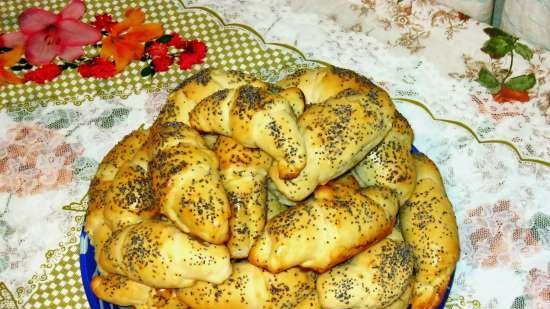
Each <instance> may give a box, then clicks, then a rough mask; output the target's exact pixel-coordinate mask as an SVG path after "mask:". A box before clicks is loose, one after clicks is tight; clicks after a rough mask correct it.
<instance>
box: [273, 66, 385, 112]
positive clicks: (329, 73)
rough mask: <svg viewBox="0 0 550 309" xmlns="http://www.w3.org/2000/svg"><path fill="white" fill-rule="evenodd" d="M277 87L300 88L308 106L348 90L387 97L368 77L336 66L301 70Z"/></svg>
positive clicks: (283, 80) (280, 82)
mask: <svg viewBox="0 0 550 309" xmlns="http://www.w3.org/2000/svg"><path fill="white" fill-rule="evenodd" d="M277 85H278V86H280V87H282V88H289V87H297V88H299V89H300V90H302V92H303V94H304V96H305V99H306V104H308V105H309V104H317V103H321V102H324V101H325V100H327V99H329V98H331V97H333V96H335V95H337V94H338V93H340V92H342V91H343V90H346V89H351V90H357V91H359V92H367V93H370V94H371V95H372V96H373V97H377V96H383V97H387V94H386V93H385V92H384V90H382V89H381V88H379V87H377V86H376V85H374V84H373V83H372V82H371V81H370V80H368V79H367V78H366V77H364V76H362V75H360V74H357V73H355V72H353V71H351V70H347V69H343V68H339V67H335V66H327V67H321V68H314V69H301V70H298V71H296V72H295V73H294V74H291V75H289V76H287V77H286V78H284V79H282V80H281V81H279V82H277Z"/></svg>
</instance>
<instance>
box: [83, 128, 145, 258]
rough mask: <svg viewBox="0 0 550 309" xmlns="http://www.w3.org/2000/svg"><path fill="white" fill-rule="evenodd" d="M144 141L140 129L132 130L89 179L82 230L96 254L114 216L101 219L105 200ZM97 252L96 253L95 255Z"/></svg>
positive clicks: (137, 206) (103, 215)
mask: <svg viewBox="0 0 550 309" xmlns="http://www.w3.org/2000/svg"><path fill="white" fill-rule="evenodd" d="M147 137H148V131H147V130H142V129H137V130H134V131H132V132H131V133H130V134H128V135H126V136H125V137H124V138H123V139H122V140H121V141H120V142H118V143H117V144H116V145H115V146H114V147H113V148H112V149H111V150H109V152H108V153H107V155H105V157H103V160H102V161H101V163H100V164H99V166H98V168H97V171H96V174H95V176H94V178H93V179H92V182H91V184H90V189H89V192H88V211H87V214H86V224H85V230H86V233H87V234H88V237H90V241H91V243H92V245H93V246H94V247H96V249H98V250H99V249H100V248H101V247H102V245H103V243H104V242H105V241H106V240H107V238H109V236H110V235H111V230H112V229H111V226H112V224H113V222H114V221H116V220H117V219H116V218H115V216H116V214H114V213H112V214H111V215H110V218H109V220H106V218H105V208H106V207H105V206H106V205H109V203H108V202H107V201H106V197H107V195H108V192H109V191H110V188H111V185H112V183H113V181H114V180H115V178H116V176H117V173H118V172H119V170H121V169H126V167H131V166H133V164H127V162H129V161H130V160H132V158H134V157H135V156H136V154H137V153H138V151H139V150H140V149H141V147H142V145H143V144H144V143H145V141H146V139H147ZM140 192H141V191H140ZM140 195H141V194H140ZM124 205H126V203H124V204H121V205H120V206H121V207H124ZM133 206H134V210H137V211H138V212H139V209H140V208H141V207H140V206H139V205H136V204H133ZM144 208H146V209H147V208H149V205H148V204H147V206H145V207H144ZM148 214H149V213H147V215H148ZM119 218H123V217H122V216H121V217H119ZM98 250H96V254H97V253H98Z"/></svg>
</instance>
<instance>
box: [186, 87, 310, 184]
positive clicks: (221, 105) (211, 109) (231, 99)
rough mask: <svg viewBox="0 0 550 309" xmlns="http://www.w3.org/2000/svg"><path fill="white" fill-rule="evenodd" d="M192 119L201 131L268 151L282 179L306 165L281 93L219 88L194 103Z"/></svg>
mask: <svg viewBox="0 0 550 309" xmlns="http://www.w3.org/2000/svg"><path fill="white" fill-rule="evenodd" d="M295 104H303V102H300V101H298V102H295ZM189 122H190V124H191V126H192V127H193V128H196V129H198V130H199V131H202V132H208V133H217V134H222V135H225V136H230V137H232V138H234V139H235V140H236V141H237V142H239V143H241V144H243V145H244V146H246V147H251V148H260V149H262V150H263V151H265V152H267V153H268V154H269V155H271V156H272V157H273V158H274V160H275V163H274V164H273V166H274V167H275V168H276V170H277V174H278V175H279V176H280V177H281V178H283V179H290V178H293V177H296V175H298V173H299V172H300V171H301V170H302V169H303V168H304V166H305V164H306V153H305V147H304V141H303V138H302V134H301V133H300V131H299V130H298V125H297V120H296V115H295V114H294V110H293V108H292V104H290V103H289V102H288V100H287V99H286V98H285V97H283V96H281V95H280V94H278V93H274V92H270V91H269V90H266V89H262V88H257V87H253V86H249V85H246V86H242V87H239V88H237V89H225V90H220V91H218V92H216V93H214V94H212V95H211V96H209V97H206V98H205V99H203V100H202V101H201V102H200V103H199V104H197V106H195V108H194V109H193V110H192V111H191V113H190V114H189Z"/></svg>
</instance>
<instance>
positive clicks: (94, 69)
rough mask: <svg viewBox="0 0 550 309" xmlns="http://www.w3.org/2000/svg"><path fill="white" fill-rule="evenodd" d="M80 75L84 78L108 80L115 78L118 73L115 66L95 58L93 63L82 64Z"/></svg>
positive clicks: (79, 70)
mask: <svg viewBox="0 0 550 309" xmlns="http://www.w3.org/2000/svg"><path fill="white" fill-rule="evenodd" d="M78 73H80V75H81V76H82V77H96V78H102V79H107V78H110V77H113V76H114V75H115V74H116V73H117V71H116V67H115V64H114V63H112V62H110V61H107V60H105V59H103V58H94V59H92V61H91V62H89V63H85V64H81V65H80V66H79V67H78Z"/></svg>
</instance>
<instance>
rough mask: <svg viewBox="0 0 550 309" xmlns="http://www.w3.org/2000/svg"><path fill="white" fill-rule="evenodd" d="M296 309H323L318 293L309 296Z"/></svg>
mask: <svg viewBox="0 0 550 309" xmlns="http://www.w3.org/2000/svg"><path fill="white" fill-rule="evenodd" d="M294 309H322V307H321V304H320V303H319V296H318V295H317V291H313V292H312V293H310V294H309V295H307V296H306V297H305V298H304V299H303V300H302V301H301V302H300V303H299V304H298V305H296V307H294Z"/></svg>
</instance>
